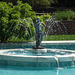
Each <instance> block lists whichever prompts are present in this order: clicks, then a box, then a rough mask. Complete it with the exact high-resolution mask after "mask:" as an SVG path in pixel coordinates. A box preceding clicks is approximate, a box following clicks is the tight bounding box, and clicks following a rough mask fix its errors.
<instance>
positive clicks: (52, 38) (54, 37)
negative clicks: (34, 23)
mask: <svg viewBox="0 0 75 75" xmlns="http://www.w3.org/2000/svg"><path fill="white" fill-rule="evenodd" d="M60 40H64V41H65V40H75V35H47V36H45V35H44V37H43V41H60ZM8 41H13V42H17V41H23V42H24V41H35V37H32V38H31V39H29V40H26V39H23V38H21V39H19V38H17V37H12V38H11V39H9V40H8Z"/></svg>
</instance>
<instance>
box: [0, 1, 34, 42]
mask: <svg viewBox="0 0 75 75" xmlns="http://www.w3.org/2000/svg"><path fill="white" fill-rule="evenodd" d="M28 17H31V18H32V19H34V18H35V12H33V11H32V8H31V6H30V5H29V4H28V3H22V1H17V5H13V4H12V3H6V2H0V40H1V41H2V42H4V41H6V40H7V39H8V38H9V37H11V36H12V35H15V32H17V31H18V32H19V33H16V34H17V35H18V37H23V38H24V36H25V35H24V34H26V35H27V36H28V35H29V34H30V33H28V32H26V30H25V28H24V27H27V29H28V30H29V27H31V28H32V31H33V27H32V25H31V23H30V24H29V23H27V22H26V20H27V19H28ZM21 19H26V20H25V21H24V22H23V20H22V24H21V22H19V21H20V20H21ZM29 21H30V20H29ZM27 25H28V26H27ZM22 29H24V30H23V31H22ZM21 32H22V33H23V34H22V33H21ZM27 36H26V37H27ZM27 38H28V37H27Z"/></svg>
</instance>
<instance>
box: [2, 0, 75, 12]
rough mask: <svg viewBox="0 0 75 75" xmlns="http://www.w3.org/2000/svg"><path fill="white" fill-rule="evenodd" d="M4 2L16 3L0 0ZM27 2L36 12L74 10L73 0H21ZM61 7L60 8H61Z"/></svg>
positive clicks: (15, 0) (15, 2) (74, 1)
mask: <svg viewBox="0 0 75 75" xmlns="http://www.w3.org/2000/svg"><path fill="white" fill-rule="evenodd" d="M2 1H4V2H12V3H13V4H14V5H16V4H17V0H2ZM21 1H23V2H24V3H25V2H27V3H29V4H30V5H31V6H32V8H33V10H34V11H36V12H41V11H42V12H48V11H52V12H53V11H57V10H65V9H71V10H75V0H21ZM61 8H62V9H61Z"/></svg>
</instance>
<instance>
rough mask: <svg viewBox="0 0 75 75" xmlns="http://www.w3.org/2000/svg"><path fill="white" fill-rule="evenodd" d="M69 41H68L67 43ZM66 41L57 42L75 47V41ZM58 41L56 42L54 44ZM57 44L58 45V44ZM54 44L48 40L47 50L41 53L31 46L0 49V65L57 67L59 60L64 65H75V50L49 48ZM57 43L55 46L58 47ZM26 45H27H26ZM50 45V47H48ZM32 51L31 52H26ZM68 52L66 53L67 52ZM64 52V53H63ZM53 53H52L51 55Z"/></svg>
mask: <svg viewBox="0 0 75 75" xmlns="http://www.w3.org/2000/svg"><path fill="white" fill-rule="evenodd" d="M66 42H67V43H66ZM66 42H64V43H62V42H58V43H57V44H60V45H64V44H65V45H66V46H67V47H69V46H68V45H70V46H72V44H73V46H72V47H75V46H74V45H75V42H74V41H73V42H71V41H70V43H69V42H68V41H66ZM42 44H43V45H44V44H45V43H44V42H43V43H42ZM55 44H56V43H55V42H54V45H55ZM57 44H56V45H57ZM51 45H53V42H52V43H51V42H50V43H49V42H46V51H47V52H44V53H42V52H41V54H39V53H38V52H34V51H33V49H32V48H31V47H30V48H28V47H29V46H27V44H26V47H25V48H16V49H15V48H14V49H0V65H13V66H23V67H57V63H58V62H59V65H60V66H61V67H62V66H74V65H75V51H74V49H75V48H73V50H68V49H62V48H63V47H62V46H61V47H62V48H61V49H59V47H58V49H56V48H55V49H52V48H49V46H51ZM56 45H55V47H56ZM24 46H25V45H24ZM47 47H48V48H47ZM27 51H28V52H30V51H31V54H30V53H29V54H30V55H29V54H25V53H27ZM13 52H21V53H23V52H25V53H24V54H21V53H20V54H15V53H13ZM64 52H65V53H66V54H65V53H64ZM52 53H53V54H52ZM63 53H64V54H63ZM51 54H52V55H51Z"/></svg>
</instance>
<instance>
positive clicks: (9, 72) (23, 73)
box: [0, 66, 75, 75]
mask: <svg viewBox="0 0 75 75" xmlns="http://www.w3.org/2000/svg"><path fill="white" fill-rule="evenodd" d="M0 75H75V67H68V68H66V67H64V68H59V69H58V68H37V67H35V68H34V67H29V68H26V67H14V66H0Z"/></svg>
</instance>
